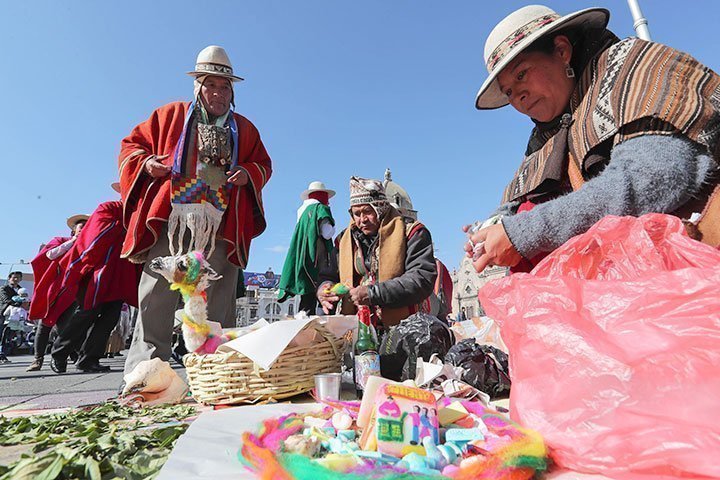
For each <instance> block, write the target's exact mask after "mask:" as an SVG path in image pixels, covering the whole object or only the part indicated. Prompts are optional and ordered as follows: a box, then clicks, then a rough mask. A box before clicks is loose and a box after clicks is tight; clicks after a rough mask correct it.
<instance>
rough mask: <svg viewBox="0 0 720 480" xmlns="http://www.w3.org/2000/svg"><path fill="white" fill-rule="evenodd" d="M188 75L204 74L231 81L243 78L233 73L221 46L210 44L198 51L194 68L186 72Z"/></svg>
mask: <svg viewBox="0 0 720 480" xmlns="http://www.w3.org/2000/svg"><path fill="white" fill-rule="evenodd" d="M187 74H188V75H190V76H192V77H195V78H198V77H202V76H205V75H214V76H216V77H223V78H227V79H229V80H230V81H232V82H242V81H243V80H244V79H243V78H241V77H238V76H236V75H234V74H233V67H232V63H230V57H228V54H227V52H225V49H224V48H222V47H218V46H217V45H210V46H209V47H205V48H203V49H202V50H201V51H200V53H198V56H197V60H196V61H195V70H193V71H192V72H187Z"/></svg>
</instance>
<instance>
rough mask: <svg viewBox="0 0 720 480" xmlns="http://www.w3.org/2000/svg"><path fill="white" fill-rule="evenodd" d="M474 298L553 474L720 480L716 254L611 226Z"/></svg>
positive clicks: (662, 218) (664, 224)
mask: <svg viewBox="0 0 720 480" xmlns="http://www.w3.org/2000/svg"><path fill="white" fill-rule="evenodd" d="M479 298H480V301H481V303H482V306H483V308H484V309H485V311H486V312H487V314H488V316H489V317H491V318H493V319H494V320H495V321H497V322H498V323H499V324H500V327H501V334H502V337H503V340H504V341H505V343H506V344H507V346H508V349H509V351H510V377H511V380H512V389H511V393H510V412H511V416H512V417H513V419H514V420H516V421H518V422H520V423H521V424H522V425H524V426H526V427H528V428H532V429H535V430H537V431H539V432H540V433H541V434H542V435H543V437H544V438H545V440H546V442H547V444H548V445H549V447H550V449H551V451H552V457H553V459H554V461H555V462H556V464H557V465H559V466H560V467H562V468H567V469H570V470H575V471H579V472H585V473H602V474H604V475H607V476H609V477H612V478H630V477H634V476H635V475H637V474H644V475H648V476H650V477H660V476H678V477H680V476H683V477H692V478H704V477H705V476H707V477H720V460H718V459H720V251H718V250H716V249H714V248H713V247H710V246H708V245H705V244H702V243H700V242H697V241H694V240H692V239H690V238H689V237H688V236H687V234H686V233H685V229H684V227H683V225H682V223H681V221H680V220H679V219H678V218H676V217H672V216H669V215H661V214H648V215H644V216H642V217H639V218H634V217H606V218H605V219H603V220H601V221H600V222H598V223H597V224H596V225H595V226H593V227H592V228H591V229H590V230H588V231H587V232H586V233H585V234H582V235H579V236H576V237H574V238H572V239H570V240H569V241H568V242H566V243H565V244H564V245H563V246H561V247H560V248H558V249H557V250H556V251H555V252H553V253H552V254H550V255H549V256H547V257H546V258H545V259H544V260H543V261H542V262H541V263H539V264H538V265H537V266H536V267H535V269H533V271H532V272H531V273H528V274H526V273H518V274H514V275H511V276H509V277H506V278H503V279H500V280H497V281H494V282H491V283H489V284H487V285H485V286H484V287H483V288H482V289H481V290H480V293H479Z"/></svg>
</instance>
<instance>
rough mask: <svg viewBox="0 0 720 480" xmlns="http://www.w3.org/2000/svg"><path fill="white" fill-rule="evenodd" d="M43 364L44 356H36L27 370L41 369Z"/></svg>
mask: <svg viewBox="0 0 720 480" xmlns="http://www.w3.org/2000/svg"><path fill="white" fill-rule="evenodd" d="M42 366H43V359H42V358H36V359H35V360H33V362H32V363H31V364H30V366H29V367H28V368H27V370H25V371H26V372H37V371H38V370H40V369H41V368H42Z"/></svg>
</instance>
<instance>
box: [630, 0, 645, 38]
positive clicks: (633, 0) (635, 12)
mask: <svg viewBox="0 0 720 480" xmlns="http://www.w3.org/2000/svg"><path fill="white" fill-rule="evenodd" d="M627 2H628V6H629V7H630V13H631V14H632V17H633V22H634V23H633V28H634V29H635V32H637V36H638V38H639V39H641V40H647V41H648V42H649V41H650V30H649V29H648V21H647V18H645V17H644V16H643V14H642V11H641V10H640V4H639V3H638V0H627Z"/></svg>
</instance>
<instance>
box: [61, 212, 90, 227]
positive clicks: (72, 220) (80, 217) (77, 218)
mask: <svg viewBox="0 0 720 480" xmlns="http://www.w3.org/2000/svg"><path fill="white" fill-rule="evenodd" d="M88 218H90V216H89V215H85V214H84V213H79V214H77V215H73V216H72V217H68V219H67V226H68V227H70V230H72V229H74V228H75V224H76V223H78V222H87V221H88Z"/></svg>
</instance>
